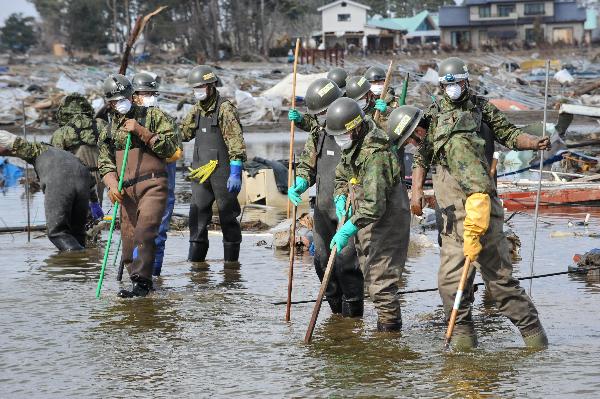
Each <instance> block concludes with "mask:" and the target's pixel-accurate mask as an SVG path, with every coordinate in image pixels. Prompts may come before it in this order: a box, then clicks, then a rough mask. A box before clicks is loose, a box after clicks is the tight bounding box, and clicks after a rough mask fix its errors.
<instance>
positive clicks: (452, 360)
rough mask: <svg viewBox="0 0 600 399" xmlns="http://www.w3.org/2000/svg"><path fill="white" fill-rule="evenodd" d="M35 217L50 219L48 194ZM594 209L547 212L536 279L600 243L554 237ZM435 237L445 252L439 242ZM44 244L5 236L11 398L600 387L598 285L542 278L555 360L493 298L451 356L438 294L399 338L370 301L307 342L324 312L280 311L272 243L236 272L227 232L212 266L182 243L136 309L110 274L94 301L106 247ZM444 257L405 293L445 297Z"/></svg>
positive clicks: (17, 202) (2, 285) (302, 260)
mask: <svg viewBox="0 0 600 399" xmlns="http://www.w3.org/2000/svg"><path fill="white" fill-rule="evenodd" d="M260 151H261V152H264V151H263V150H260ZM274 151H285V150H284V149H281V148H280V149H279V150H274ZM284 153H285V152H284ZM179 187H180V188H185V185H182V184H180V185H179ZM21 197H22V188H21V187H18V188H11V189H8V190H7V191H6V192H5V193H4V195H3V196H2V197H0V205H1V209H2V212H1V216H2V218H3V219H5V220H6V223H8V224H12V225H14V224H18V222H21V221H23V220H24V217H25V211H24V209H23V204H24V202H23V200H22V198H21ZM185 208H186V206H185V205H184V204H178V209H180V210H181V211H185ZM32 209H33V213H34V214H35V215H37V216H36V221H37V222H43V204H42V202H41V195H40V194H38V195H37V196H36V199H35V201H34V203H33V207H32ZM253 212H265V211H260V210H254V211H253ZM586 212H591V213H592V219H591V226H590V227H588V229H587V230H588V231H593V232H597V231H599V230H600V210H596V209H590V208H561V209H551V210H548V211H544V212H543V213H542V219H543V221H545V222H547V223H548V224H547V223H540V226H539V231H538V240H539V241H538V246H537V248H538V250H537V253H536V262H535V272H536V273H548V272H554V271H563V270H565V269H566V266H567V265H568V264H569V263H570V261H571V258H572V256H573V254H574V253H576V252H584V251H586V250H588V249H590V248H592V247H594V246H598V245H599V244H600V242H599V241H598V240H597V239H592V238H581V237H578V238H575V237H565V238H551V237H550V234H551V233H552V232H555V231H576V232H585V231H586V230H585V229H584V227H580V226H577V225H575V226H573V227H568V221H569V220H572V221H573V222H576V221H579V220H583V218H584V215H585V213H586ZM255 216H260V215H256V214H255ZM511 225H512V227H513V229H514V230H515V231H516V232H517V234H518V235H519V236H520V238H521V241H522V243H523V248H522V250H521V254H522V257H523V258H524V259H523V260H522V261H520V262H518V263H517V264H516V265H515V269H516V270H515V273H516V274H517V275H518V276H524V275H528V274H529V259H530V250H531V238H532V226H533V221H532V218H531V215H529V214H518V215H516V216H515V217H514V218H513V219H512V220H511ZM426 234H427V236H428V238H429V239H430V240H431V241H432V242H435V239H436V237H435V234H434V233H433V232H426ZM33 237H34V238H33V240H32V241H31V243H27V239H26V235H25V234H14V235H10V234H4V235H0V257H1V259H2V269H1V273H2V278H1V279H0V386H1V387H2V393H1V394H0V396H2V397H11V398H12V397H27V398H30V397H44V398H45V397H61V398H63V397H124V396H133V397H149V396H151V395H152V396H154V397H173V396H176V395H177V396H179V397H258V396H260V397H356V396H360V397H456V398H463V397H503V398H506V397H515V398H520V397H539V398H546V397H582V398H584V397H595V396H596V395H597V391H598V389H600V359H599V357H598V356H597V353H598V351H599V349H600V340H599V337H600V323H599V322H598V318H597V312H598V304H599V303H600V302H599V301H600V281H599V280H598V279H597V278H593V277H587V278H586V277H575V276H558V277H551V278H545V279H538V280H535V281H534V284H533V298H534V301H535V303H536V305H537V306H538V309H539V311H540V314H541V318H542V320H543V322H544V323H545V326H546V329H547V332H548V335H549V337H550V342H551V347H550V349H548V350H547V351H543V352H538V353H531V352H528V351H525V350H524V349H522V343H521V340H520V337H519V336H518V333H517V332H516V330H515V329H514V328H513V327H512V326H511V325H510V323H509V322H508V321H507V320H506V319H505V318H503V317H501V316H500V315H499V314H498V313H497V311H496V310H495V309H494V307H493V305H492V304H490V303H489V301H487V300H484V295H483V290H480V291H479V292H478V293H477V294H476V297H477V299H476V304H475V322H476V328H477V330H478V333H479V338H480V343H481V347H480V348H479V349H478V350H476V351H474V352H473V353H470V354H452V353H447V352H445V351H444V350H443V344H442V341H443V338H442V337H443V333H444V330H445V327H444V325H443V322H442V312H441V308H440V300H439V297H438V296H437V293H419V294H410V295H408V294H407V295H405V296H404V297H403V303H404V308H403V320H404V327H403V332H402V334H401V335H385V334H378V333H376V332H375V331H374V329H375V324H376V313H375V311H374V309H373V307H372V306H371V304H370V303H367V306H366V310H365V317H364V319H363V320H344V319H342V318H339V317H336V316H332V315H331V313H330V312H329V310H328V309H327V308H326V307H324V308H323V311H322V312H321V317H320V319H319V323H318V325H317V328H316V331H315V336H314V342H313V344H312V345H310V346H307V345H305V344H303V342H302V340H303V337H304V333H305V329H306V326H307V324H308V319H309V316H310V312H311V309H312V305H311V304H307V305H297V306H294V307H293V309H292V321H291V323H285V322H284V321H283V316H284V311H285V309H284V307H281V306H274V305H272V304H271V303H272V302H275V301H279V300H283V299H284V298H285V291H286V286H287V254H285V253H274V252H273V250H272V249H270V248H268V247H267V246H264V245H258V244H261V243H260V241H262V240H267V241H269V238H268V237H267V236H264V235H257V234H246V235H245V236H244V242H243V245H242V256H241V259H242V262H241V266H240V267H239V268H224V267H223V262H222V249H221V237H220V236H219V235H218V234H211V235H210V240H211V248H210V250H209V254H208V258H209V261H208V263H209V266H208V267H206V266H204V267H201V266H198V265H192V264H190V263H188V262H186V260H185V259H186V255H187V238H188V237H187V233H186V232H182V233H173V234H172V235H170V237H169V240H168V241H167V251H166V261H165V265H164V267H163V276H162V277H161V278H160V279H159V280H157V281H156V292H155V293H153V294H152V296H151V297H149V298H145V299H137V300H129V301H123V300H118V299H117V298H116V297H115V293H116V291H117V290H118V288H119V284H118V283H117V282H116V281H115V274H116V270H115V268H113V267H112V266H110V264H109V267H108V273H107V276H106V280H105V285H104V288H103V294H102V298H101V299H100V300H97V299H95V298H94V290H95V287H96V279H97V277H98V272H99V268H100V262H101V249H89V250H87V251H86V252H85V253H83V254H77V255H59V254H57V253H56V251H55V249H54V247H53V246H52V245H51V244H50V242H49V241H48V240H47V239H46V237H44V236H42V234H41V233H34V234H33ZM38 237H39V238H38ZM438 255H439V251H438V250H437V249H436V248H434V249H427V250H423V251H417V252H413V253H411V254H410V258H409V261H408V264H407V270H406V272H405V274H404V277H403V281H402V283H403V288H404V289H407V290H410V289H417V288H430V287H434V286H435V284H436V270H437V266H438V262H439V258H438ZM111 263H112V262H111ZM526 286H528V285H526ZM317 291H318V283H317V278H316V276H315V275H314V271H313V268H312V266H311V259H310V258H309V257H308V256H306V255H301V256H299V257H298V259H297V263H296V272H295V281H294V298H295V299H308V298H314V297H315V296H316V293H317Z"/></svg>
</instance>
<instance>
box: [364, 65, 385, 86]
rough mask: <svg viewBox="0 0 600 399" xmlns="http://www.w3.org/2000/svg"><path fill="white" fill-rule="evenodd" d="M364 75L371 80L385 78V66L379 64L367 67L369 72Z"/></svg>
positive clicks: (375, 80)
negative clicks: (381, 66)
mask: <svg viewBox="0 0 600 399" xmlns="http://www.w3.org/2000/svg"><path fill="white" fill-rule="evenodd" d="M364 76H365V78H366V79H367V80H368V81H369V82H377V81H380V80H385V71H384V70H383V68H380V67H378V66H372V67H371V68H369V69H367V72H365V75H364Z"/></svg>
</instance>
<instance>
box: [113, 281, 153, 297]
mask: <svg viewBox="0 0 600 399" xmlns="http://www.w3.org/2000/svg"><path fill="white" fill-rule="evenodd" d="M151 288H152V282H148V281H143V280H137V281H132V286H131V290H126V289H122V290H121V291H119V293H118V294H117V296H118V297H120V298H134V297H145V296H146V295H148V294H149V293H150V289H151Z"/></svg>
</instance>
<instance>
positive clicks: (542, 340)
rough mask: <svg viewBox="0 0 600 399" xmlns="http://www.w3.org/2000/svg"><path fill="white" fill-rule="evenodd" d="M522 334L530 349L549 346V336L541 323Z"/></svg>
mask: <svg viewBox="0 0 600 399" xmlns="http://www.w3.org/2000/svg"><path fill="white" fill-rule="evenodd" d="M521 335H522V336H523V341H524V342H525V346H526V347H527V348H529V349H533V350H542V349H546V348H547V347H548V336H547V335H546V331H544V327H542V325H541V324H537V325H535V326H533V327H531V328H528V329H527V330H524V331H522V332H521Z"/></svg>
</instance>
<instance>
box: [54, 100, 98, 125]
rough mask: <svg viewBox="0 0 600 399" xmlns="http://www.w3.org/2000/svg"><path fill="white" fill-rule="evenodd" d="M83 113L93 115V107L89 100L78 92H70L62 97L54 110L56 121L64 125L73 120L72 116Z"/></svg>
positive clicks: (91, 116)
mask: <svg viewBox="0 0 600 399" xmlns="http://www.w3.org/2000/svg"><path fill="white" fill-rule="evenodd" d="M79 115H83V116H87V117H89V118H93V117H94V109H93V108H92V105H91V104H90V103H89V101H88V100H87V99H86V98H85V97H84V96H82V95H81V94H79V93H71V94H69V95H68V96H66V97H64V98H63V99H62V101H61V102H60V105H59V106H58V110H57V111H56V121H57V122H58V124H59V125H60V126H64V125H66V124H67V123H69V122H71V121H72V120H73V117H76V116H79Z"/></svg>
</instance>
